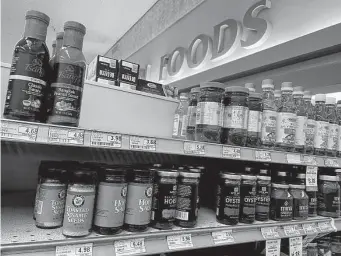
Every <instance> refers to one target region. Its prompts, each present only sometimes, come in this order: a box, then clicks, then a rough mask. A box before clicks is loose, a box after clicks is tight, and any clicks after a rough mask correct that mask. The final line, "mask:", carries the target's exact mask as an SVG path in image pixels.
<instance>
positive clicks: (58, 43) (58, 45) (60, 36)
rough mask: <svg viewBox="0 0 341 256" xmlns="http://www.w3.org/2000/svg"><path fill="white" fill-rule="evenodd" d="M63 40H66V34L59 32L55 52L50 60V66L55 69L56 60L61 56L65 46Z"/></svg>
mask: <svg viewBox="0 0 341 256" xmlns="http://www.w3.org/2000/svg"><path fill="white" fill-rule="evenodd" d="M63 38H64V32H59V33H57V34H56V40H54V41H55V48H54V52H52V55H51V59H50V66H51V67H52V68H53V67H54V63H55V62H56V59H57V58H58V56H59V52H60V49H61V48H62V46H63Z"/></svg>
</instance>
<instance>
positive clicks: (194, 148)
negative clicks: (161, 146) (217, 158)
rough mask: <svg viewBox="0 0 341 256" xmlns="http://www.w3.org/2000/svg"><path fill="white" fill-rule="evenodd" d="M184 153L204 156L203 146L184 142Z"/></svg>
mask: <svg viewBox="0 0 341 256" xmlns="http://www.w3.org/2000/svg"><path fill="white" fill-rule="evenodd" d="M184 153H185V154H191V155H205V154H206V151H205V144H200V143H195V142H188V141H185V142H184Z"/></svg>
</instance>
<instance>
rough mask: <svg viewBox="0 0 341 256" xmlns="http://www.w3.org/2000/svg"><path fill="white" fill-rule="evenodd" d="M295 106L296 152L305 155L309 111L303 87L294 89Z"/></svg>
mask: <svg viewBox="0 0 341 256" xmlns="http://www.w3.org/2000/svg"><path fill="white" fill-rule="evenodd" d="M293 96H294V106H295V112H296V115H297V126H296V132H295V152H298V153H304V148H305V141H306V139H305V127H306V124H307V119H308V118H307V109H306V104H305V102H304V100H303V87H302V86H296V87H294V92H293Z"/></svg>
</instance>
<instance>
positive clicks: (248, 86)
mask: <svg viewBox="0 0 341 256" xmlns="http://www.w3.org/2000/svg"><path fill="white" fill-rule="evenodd" d="M245 88H248V89H249V91H250V92H255V91H256V89H255V86H254V85H253V83H246V84H245Z"/></svg>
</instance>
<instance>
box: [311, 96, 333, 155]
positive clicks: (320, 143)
mask: <svg viewBox="0 0 341 256" xmlns="http://www.w3.org/2000/svg"><path fill="white" fill-rule="evenodd" d="M325 103H326V95H325V94H316V96H315V113H316V119H315V120H316V128H315V145H314V148H315V155H322V156H323V155H325V152H326V149H327V145H328V131H329V123H328V121H327V118H326V106H325Z"/></svg>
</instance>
